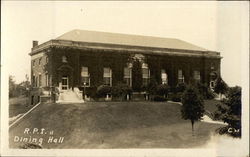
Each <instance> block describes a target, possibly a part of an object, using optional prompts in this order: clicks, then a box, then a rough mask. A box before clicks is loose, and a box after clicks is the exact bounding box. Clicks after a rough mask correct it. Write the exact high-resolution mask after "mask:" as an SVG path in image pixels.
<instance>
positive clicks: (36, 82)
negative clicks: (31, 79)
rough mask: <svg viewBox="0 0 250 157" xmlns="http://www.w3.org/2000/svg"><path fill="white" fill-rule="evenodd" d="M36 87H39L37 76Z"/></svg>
mask: <svg viewBox="0 0 250 157" xmlns="http://www.w3.org/2000/svg"><path fill="white" fill-rule="evenodd" d="M35 84H36V85H35V87H38V77H36V81H35Z"/></svg>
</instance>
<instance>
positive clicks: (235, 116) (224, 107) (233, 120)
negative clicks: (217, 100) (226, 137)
mask: <svg viewBox="0 0 250 157" xmlns="http://www.w3.org/2000/svg"><path fill="white" fill-rule="evenodd" d="M217 108H218V111H216V112H215V116H216V118H217V119H221V120H223V121H224V122H226V123H228V125H229V126H228V127H230V128H233V129H235V130H239V131H238V132H232V133H230V134H231V135H232V136H234V137H240V136H241V108H242V105H241V87H238V86H236V87H232V88H229V91H228V93H227V94H226V99H224V100H223V101H222V103H221V104H218V105H217Z"/></svg>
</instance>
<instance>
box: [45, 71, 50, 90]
mask: <svg viewBox="0 0 250 157" xmlns="http://www.w3.org/2000/svg"><path fill="white" fill-rule="evenodd" d="M45 82H46V87H48V86H49V75H48V73H46V74H45Z"/></svg>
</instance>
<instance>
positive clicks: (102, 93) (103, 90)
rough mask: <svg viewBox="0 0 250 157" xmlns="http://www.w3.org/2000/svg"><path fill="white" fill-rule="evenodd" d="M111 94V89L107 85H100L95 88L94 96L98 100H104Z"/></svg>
mask: <svg viewBox="0 0 250 157" xmlns="http://www.w3.org/2000/svg"><path fill="white" fill-rule="evenodd" d="M110 93H111V87H110V86H107V85H100V86H99V87H97V90H96V96H97V97H98V98H104V97H106V95H107V94H110Z"/></svg>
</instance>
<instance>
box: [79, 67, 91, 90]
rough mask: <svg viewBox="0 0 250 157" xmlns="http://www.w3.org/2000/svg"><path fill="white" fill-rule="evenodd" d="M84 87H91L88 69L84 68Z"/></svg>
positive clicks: (82, 75)
mask: <svg viewBox="0 0 250 157" xmlns="http://www.w3.org/2000/svg"><path fill="white" fill-rule="evenodd" d="M81 77H82V82H81V83H82V86H90V76H89V69H88V67H82V71H81Z"/></svg>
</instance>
